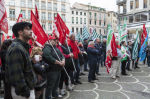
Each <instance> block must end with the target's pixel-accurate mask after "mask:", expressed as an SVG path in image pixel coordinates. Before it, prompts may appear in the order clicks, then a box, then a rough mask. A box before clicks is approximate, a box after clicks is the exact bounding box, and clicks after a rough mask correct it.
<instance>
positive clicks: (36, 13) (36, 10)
mask: <svg viewBox="0 0 150 99" xmlns="http://www.w3.org/2000/svg"><path fill="white" fill-rule="evenodd" d="M35 17H36V18H37V19H38V20H39V13H38V9H37V6H36V5H35Z"/></svg>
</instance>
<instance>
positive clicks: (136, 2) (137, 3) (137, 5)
mask: <svg viewBox="0 0 150 99" xmlns="http://www.w3.org/2000/svg"><path fill="white" fill-rule="evenodd" d="M135 8H139V0H135Z"/></svg>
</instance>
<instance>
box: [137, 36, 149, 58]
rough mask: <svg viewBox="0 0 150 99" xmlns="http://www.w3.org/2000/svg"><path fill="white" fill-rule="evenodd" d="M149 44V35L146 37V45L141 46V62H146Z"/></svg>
mask: <svg viewBox="0 0 150 99" xmlns="http://www.w3.org/2000/svg"><path fill="white" fill-rule="evenodd" d="M147 44H148V34H147V36H146V39H145V40H144V43H143V44H142V46H141V49H140V52H139V58H140V61H144V60H145V58H146V47H147Z"/></svg>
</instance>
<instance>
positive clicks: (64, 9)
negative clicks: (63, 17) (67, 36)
mask: <svg viewBox="0 0 150 99" xmlns="http://www.w3.org/2000/svg"><path fill="white" fill-rule="evenodd" d="M61 11H63V12H65V11H66V7H65V5H64V4H62V5H61Z"/></svg>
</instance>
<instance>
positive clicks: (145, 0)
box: [143, 0, 147, 8]
mask: <svg viewBox="0 0 150 99" xmlns="http://www.w3.org/2000/svg"><path fill="white" fill-rule="evenodd" d="M143 7H144V8H147V0H144V1H143Z"/></svg>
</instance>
